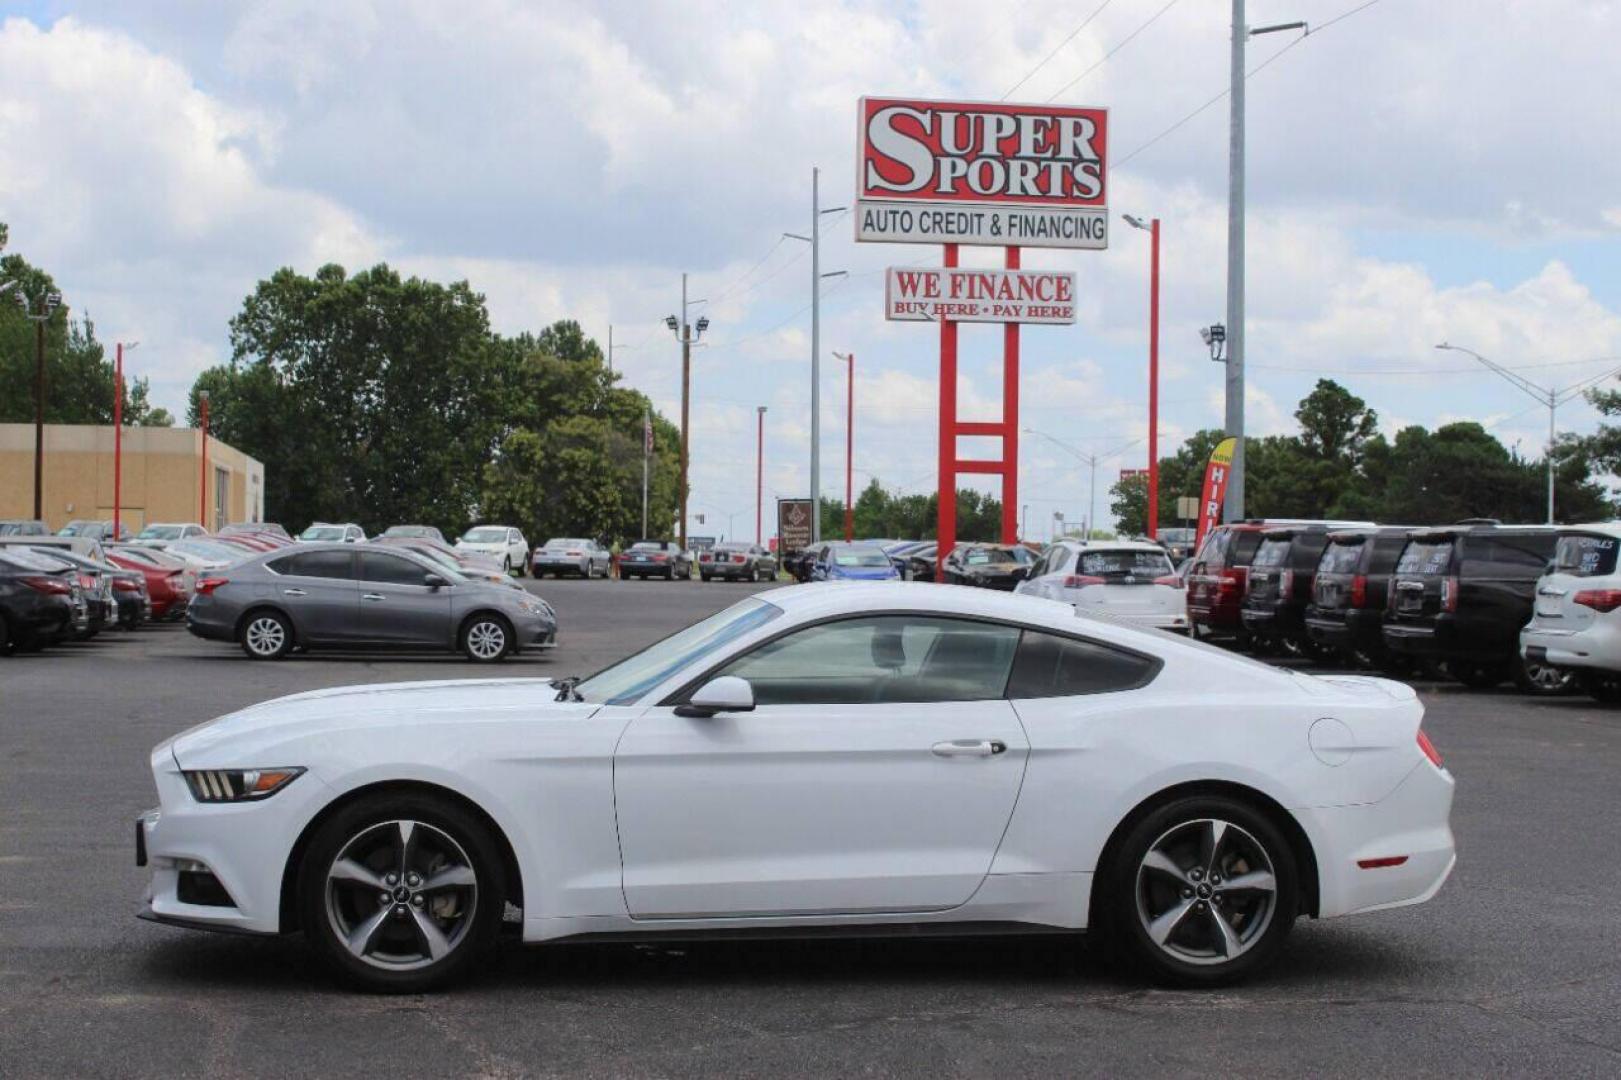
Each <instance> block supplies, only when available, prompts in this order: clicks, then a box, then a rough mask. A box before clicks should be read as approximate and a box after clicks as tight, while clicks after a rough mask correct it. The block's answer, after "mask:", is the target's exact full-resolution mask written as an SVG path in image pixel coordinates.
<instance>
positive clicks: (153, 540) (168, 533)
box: [133, 521, 208, 548]
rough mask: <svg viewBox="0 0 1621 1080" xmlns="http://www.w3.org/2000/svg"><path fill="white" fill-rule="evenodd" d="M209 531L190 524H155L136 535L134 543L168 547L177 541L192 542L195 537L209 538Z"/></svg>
mask: <svg viewBox="0 0 1621 1080" xmlns="http://www.w3.org/2000/svg"><path fill="white" fill-rule="evenodd" d="M207 535H208V530H207V529H205V528H203V527H202V526H201V525H199V524H197V523H196V522H195V521H190V522H161V521H160V522H154V523H152V524H151V525H148V526H146V527H145V528H144V529H142V530H141V531H140V532H138V533H136V534H135V537H134V541H133V542H134V543H136V544H139V545H141V546H142V547H155V548H161V547H168V546H169V545H170V544H171V543H173V542H174V541H176V540H190V539H192V538H193V537H198V536H207Z"/></svg>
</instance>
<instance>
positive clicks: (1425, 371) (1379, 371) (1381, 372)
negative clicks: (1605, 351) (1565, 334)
mask: <svg viewBox="0 0 1621 1080" xmlns="http://www.w3.org/2000/svg"><path fill="white" fill-rule="evenodd" d="M1616 360H1621V357H1616V356H1595V357H1592V358H1591V359H1587V360H1556V361H1553V362H1551V363H1545V364H1520V365H1518V366H1516V367H1507V365H1505V367H1507V370H1509V371H1535V370H1539V369H1543V368H1560V367H1586V366H1588V365H1590V364H1608V363H1613V362H1615V361H1616ZM1249 366H1250V367H1252V368H1261V369H1262V370H1265V371H1294V372H1301V373H1303V374H1307V375H1345V376H1361V375H1377V376H1381V377H1396V378H1399V377H1402V376H1406V377H1409V378H1420V377H1423V376H1426V375H1455V374H1458V373H1461V372H1472V371H1478V370H1480V369H1479V368H1476V367H1474V366H1473V365H1470V366H1467V367H1442V368H1367V369H1363V368H1325V367H1296V366H1293V365H1290V364H1250V365H1249ZM1603 377H1604V376H1603V375H1600V376H1598V378H1599V379H1602V378H1603ZM1595 381H1596V380H1595Z"/></svg>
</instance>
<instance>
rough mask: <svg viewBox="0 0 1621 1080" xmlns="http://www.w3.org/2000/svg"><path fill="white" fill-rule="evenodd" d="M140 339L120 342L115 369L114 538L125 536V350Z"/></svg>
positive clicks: (134, 345)
mask: <svg viewBox="0 0 1621 1080" xmlns="http://www.w3.org/2000/svg"><path fill="white" fill-rule="evenodd" d="M139 344H140V342H139V341H132V342H130V343H129V344H128V345H125V344H124V343H123V342H122V341H120V342H119V343H118V349H117V353H118V360H117V363H116V365H115V367H114V369H113V539H114V540H115V541H116V540H118V539H120V538H121V537H122V536H123V533H122V531H121V523H122V521H123V508H124V350H125V349H134V348H135V347H136V346H137V345H139Z"/></svg>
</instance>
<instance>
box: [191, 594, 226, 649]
mask: <svg viewBox="0 0 1621 1080" xmlns="http://www.w3.org/2000/svg"><path fill="white" fill-rule="evenodd" d="M218 607H219V605H218V604H216V603H215V602H214V600H213V599H212V598H211V597H208V596H194V597H192V598H191V603H189V604H187V605H186V629H187V630H190V631H191V632H192V633H193V634H195V635H196V636H197V637H200V638H206V639H208V640H209V641H234V640H236V626H235V625H234V623H232V622H231V621H230V620H229V619H227V618H225V617H224V613H223V612H220V611H219V610H218Z"/></svg>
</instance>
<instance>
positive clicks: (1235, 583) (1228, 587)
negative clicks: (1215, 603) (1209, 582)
mask: <svg viewBox="0 0 1621 1080" xmlns="http://www.w3.org/2000/svg"><path fill="white" fill-rule="evenodd" d="M1248 584H1249V575H1248V574H1246V573H1245V572H1243V571H1242V570H1223V571H1222V572H1221V578H1220V579H1219V580H1218V581H1217V582H1216V591H1217V592H1219V593H1228V594H1231V593H1236V592H1238V591H1240V588H1241V587H1246V586H1248Z"/></svg>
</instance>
